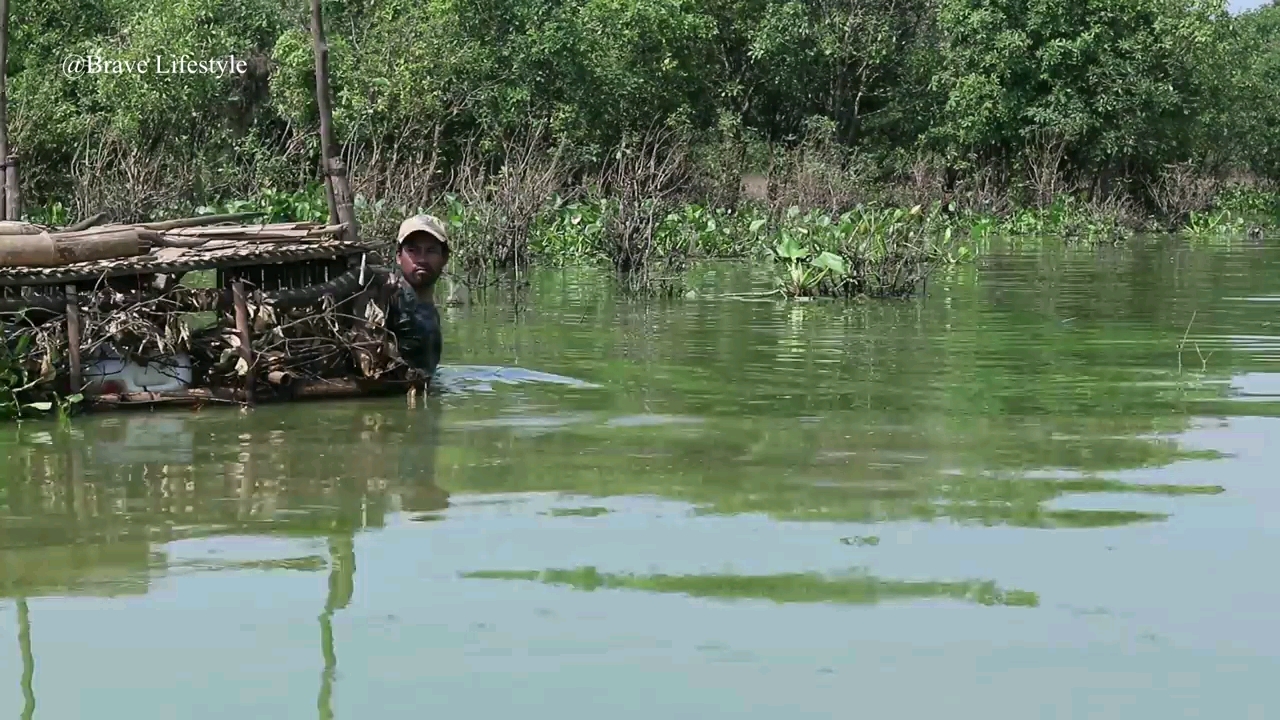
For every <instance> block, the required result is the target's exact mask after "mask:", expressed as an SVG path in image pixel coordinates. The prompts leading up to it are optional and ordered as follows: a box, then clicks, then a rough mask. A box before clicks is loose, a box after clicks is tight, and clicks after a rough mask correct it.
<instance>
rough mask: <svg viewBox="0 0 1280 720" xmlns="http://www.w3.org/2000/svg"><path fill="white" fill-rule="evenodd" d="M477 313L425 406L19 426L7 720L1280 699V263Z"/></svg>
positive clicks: (0, 525) (1261, 711) (1098, 266)
mask: <svg viewBox="0 0 1280 720" xmlns="http://www.w3.org/2000/svg"><path fill="white" fill-rule="evenodd" d="M697 282H698V286H699V288H700V289H701V291H702V297H701V298H700V299H696V300H680V301H671V302H665V303H654V304H649V305H638V304H630V303H627V302H625V301H623V300H622V299H620V298H618V297H617V296H616V295H615V294H614V293H613V291H612V290H611V289H610V287H609V285H608V283H606V282H603V281H602V280H601V277H600V276H598V275H594V274H591V273H583V272H571V273H548V274H545V275H541V276H539V277H538V278H537V280H536V282H535V285H534V289H533V292H532V293H531V294H530V296H529V297H527V298H525V299H524V300H523V301H521V302H520V303H518V304H517V305H515V306H512V305H509V304H504V305H501V306H498V305H488V306H477V307H472V308H468V309H453V310H450V311H449V312H447V313H446V321H447V325H448V339H447V349H446V362H447V363H450V364H451V367H449V368H448V369H447V370H446V371H445V372H444V376H443V378H442V385H443V386H444V389H445V392H444V393H443V394H442V395H441V396H440V397H439V398H435V399H433V400H431V401H430V402H428V403H427V404H426V405H425V406H419V407H416V408H410V407H408V406H407V404H406V403H405V402H404V400H394V401H377V402H352V403H334V404H308V405H298V406H292V407H264V408H261V409H258V410H256V411H254V412H251V413H247V414H241V413H239V412H236V411H226V410H206V411H203V412H199V413H189V412H179V413H145V414H118V415H112V416H97V417H92V418H85V419H77V420H76V421H74V422H73V423H72V425H71V427H70V428H69V429H68V428H62V427H58V426H56V425H53V424H30V423H28V424H25V425H22V426H21V427H16V428H15V427H12V426H10V427H7V428H0V473H2V479H0V713H4V714H10V715H15V714H16V715H18V716H20V717H37V718H70V717H139V718H143V717H145V718H153V717H182V718H218V719H222V718H226V717H232V716H235V715H237V714H239V715H241V716H246V717H249V716H251V717H272V718H294V717H298V718H302V717H316V716H318V717H320V718H331V717H337V718H401V717H403V718H411V717H412V718H417V717H423V716H427V715H429V714H431V712H432V711H440V710H444V711H447V712H450V713H452V714H455V715H461V716H465V717H478V718H487V717H507V716H509V715H510V713H511V712H512V711H520V710H519V709H520V708H535V710H534V712H535V713H546V714H555V715H557V716H560V717H574V718H577V717H583V718H586V717H598V716H599V715H600V714H601V712H606V713H608V716H609V717H613V718H642V719H644V720H652V718H654V717H735V718H737V717H761V718H791V717H822V718H831V717H861V716H867V717H895V718H898V717H900V718H908V717H937V716H942V715H948V716H954V715H956V714H959V715H961V716H965V717H977V716H981V717H999V718H1032V717H1035V718H1066V717H1073V718H1074V717H1082V718H1083V717H1089V718H1113V717H1114V718H1162V719H1163V718H1170V717H1211V718H1267V717H1277V716H1280V687H1278V686H1277V683H1276V678H1280V610H1278V609H1277V608H1278V606H1280V573H1277V571H1276V567H1277V557H1280V472H1278V471H1277V468H1278V467H1280V442H1277V440H1280V420H1277V419H1276V418H1277V417H1280V365H1278V364H1277V363H1278V362H1280V314H1278V313H1280V248H1275V247H1256V246H1247V245H1237V246H1221V247H1216V248H1203V249H1187V248H1185V247H1182V246H1180V245H1177V244H1174V243H1171V242H1152V243H1149V244H1147V245H1146V246H1140V247H1132V248H1119V249H1106V250H1102V251H1092V250H1068V251H1064V250H1061V249H1052V248H1051V249H1046V250H1043V251H1037V252H1035V253H1031V254H1006V255H996V256H992V257H990V258H988V259H986V260H984V261H983V262H981V263H980V264H979V265H978V266H977V267H968V268H959V269H956V270H954V271H952V272H951V273H949V274H948V275H946V276H944V277H941V278H939V279H937V280H936V281H935V282H933V283H932V285H931V287H930V288H929V293H928V295H927V297H926V298H924V299H921V300H918V301H911V302H905V303H869V304H842V303H822V302H818V303H809V304H796V303H792V304H786V303H778V302H774V301H771V300H767V301H748V300H743V299H735V298H729V297H722V295H723V294H725V293H729V292H737V291H746V290H750V289H759V288H761V287H764V286H765V283H766V282H767V281H766V279H765V278H762V277H760V276H759V275H758V274H755V273H752V272H750V271H748V270H745V269H741V268H735V267H732V266H722V267H713V268H708V269H706V270H704V271H703V272H702V274H701V275H700V276H699V277H698V279H697Z"/></svg>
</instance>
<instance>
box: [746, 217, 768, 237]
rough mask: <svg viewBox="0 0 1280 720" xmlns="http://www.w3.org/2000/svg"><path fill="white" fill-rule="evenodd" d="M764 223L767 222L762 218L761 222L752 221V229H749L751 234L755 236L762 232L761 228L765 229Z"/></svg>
mask: <svg viewBox="0 0 1280 720" xmlns="http://www.w3.org/2000/svg"><path fill="white" fill-rule="evenodd" d="M764 223H765V221H764V219H763V218H761V219H759V220H752V221H751V225H750V228H749V229H750V232H751V233H752V234H755V233H758V232H760V228H762V227H764Z"/></svg>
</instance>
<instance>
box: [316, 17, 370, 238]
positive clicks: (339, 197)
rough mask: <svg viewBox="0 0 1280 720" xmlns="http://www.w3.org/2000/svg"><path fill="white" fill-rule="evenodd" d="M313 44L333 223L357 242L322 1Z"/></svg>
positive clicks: (322, 165) (322, 150)
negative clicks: (338, 140) (337, 143)
mask: <svg viewBox="0 0 1280 720" xmlns="http://www.w3.org/2000/svg"><path fill="white" fill-rule="evenodd" d="M311 44H312V46H313V48H314V50H315V56H316V109H317V110H318V111H319V114H320V170H321V172H322V173H323V174H324V188H325V199H326V200H327V201H328V203H329V222H330V223H333V224H338V223H345V224H346V229H345V230H344V231H343V236H344V239H346V240H348V241H351V242H355V240H356V239H357V238H358V237H359V234H360V233H359V228H357V227H356V222H355V207H354V205H353V204H352V196H351V185H350V183H349V181H348V179H347V170H346V165H345V164H343V162H342V160H341V159H339V158H338V157H337V153H336V152H335V148H334V140H333V108H332V107H330V105H329V43H328V42H327V41H326V40H325V37H324V19H323V15H322V13H321V12H320V0H311Z"/></svg>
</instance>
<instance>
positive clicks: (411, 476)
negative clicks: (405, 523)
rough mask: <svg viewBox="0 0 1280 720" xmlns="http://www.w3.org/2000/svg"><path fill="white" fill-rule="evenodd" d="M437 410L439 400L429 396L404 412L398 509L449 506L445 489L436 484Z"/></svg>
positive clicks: (418, 509)
mask: <svg viewBox="0 0 1280 720" xmlns="http://www.w3.org/2000/svg"><path fill="white" fill-rule="evenodd" d="M441 411H442V408H441V406H440V402H439V401H438V400H433V399H429V400H428V401H427V402H425V403H423V406H422V409H421V410H419V411H414V412H410V413H407V415H406V418H407V420H408V424H407V426H406V427H405V429H404V438H405V441H403V442H401V443H400V458H401V459H400V477H399V478H398V484H399V487H398V488H397V490H399V493H400V509H401V510H405V511H409V512H431V511H434V510H443V509H445V508H447V507H449V493H448V492H447V491H445V490H444V489H443V488H441V487H440V486H439V485H437V484H436V450H437V448H439V447H440V416H441Z"/></svg>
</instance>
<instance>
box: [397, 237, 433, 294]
mask: <svg viewBox="0 0 1280 720" xmlns="http://www.w3.org/2000/svg"><path fill="white" fill-rule="evenodd" d="M396 260H398V261H399V263H400V272H401V273H403V274H404V277H405V279H406V280H408V281H409V284H410V285H412V286H414V287H415V288H420V287H424V286H427V285H431V284H432V283H434V282H435V281H436V280H438V279H439V278H440V273H442V272H444V264H445V251H444V245H442V244H440V240H439V239H437V238H436V237H435V236H434V235H432V234H430V233H425V232H415V233H413V234H412V235H410V236H409V237H407V238H405V240H404V244H403V245H401V246H400V252H398V253H397V254H396Z"/></svg>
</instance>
